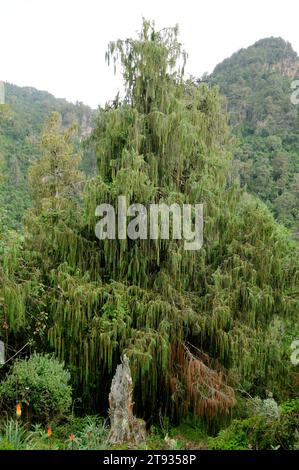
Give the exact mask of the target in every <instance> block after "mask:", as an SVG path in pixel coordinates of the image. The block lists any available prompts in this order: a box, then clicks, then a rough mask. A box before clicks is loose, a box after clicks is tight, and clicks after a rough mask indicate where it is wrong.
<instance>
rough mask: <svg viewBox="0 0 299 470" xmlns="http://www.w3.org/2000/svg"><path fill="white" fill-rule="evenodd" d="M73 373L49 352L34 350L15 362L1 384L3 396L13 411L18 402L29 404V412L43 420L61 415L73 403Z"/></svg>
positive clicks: (0, 394)
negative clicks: (25, 357) (70, 382)
mask: <svg viewBox="0 0 299 470" xmlns="http://www.w3.org/2000/svg"><path fill="white" fill-rule="evenodd" d="M69 381H70V374H69V372H68V371H67V370H65V369H64V365H63V363H60V362H59V361H58V360H57V359H55V358H54V357H53V356H50V355H42V354H33V355H32V356H31V357H29V358H28V359H25V360H18V361H17V362H15V364H14V365H13V367H12V369H11V371H10V373H9V374H8V376H7V377H6V379H5V380H4V381H3V382H2V383H1V384H0V396H1V398H2V400H3V401H4V402H5V403H6V404H10V406H11V409H12V410H13V411H14V406H15V402H16V401H17V402H21V404H22V405H23V406H24V407H25V408H27V410H28V416H29V417H32V419H34V420H40V421H42V422H46V421H49V419H51V418H54V417H55V418H56V419H58V418H59V417H61V416H62V415H64V414H66V413H67V412H68V410H69V408H70V405H71V391H72V390H71V386H70V385H69Z"/></svg>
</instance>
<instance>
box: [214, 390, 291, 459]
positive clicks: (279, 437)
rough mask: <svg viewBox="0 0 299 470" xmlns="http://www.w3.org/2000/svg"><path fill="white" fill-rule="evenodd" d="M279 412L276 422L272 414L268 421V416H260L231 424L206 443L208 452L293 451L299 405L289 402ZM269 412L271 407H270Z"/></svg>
mask: <svg viewBox="0 0 299 470" xmlns="http://www.w3.org/2000/svg"><path fill="white" fill-rule="evenodd" d="M265 401H266V400H264V402H265ZM269 403H270V402H269V401H268V402H267V403H265V405H266V408H267V411H269V408H270V406H268V405H269ZM279 408H280V413H279V415H276V416H277V417H276V418H273V414H270V416H271V417H269V414H268V418H267V417H266V416H265V415H263V414H260V415H253V416H251V417H249V418H247V419H243V420H239V419H235V420H233V421H232V423H231V425H230V426H229V427H228V428H226V429H223V430H222V431H220V432H219V434H218V435H217V436H216V437H214V438H209V439H208V445H209V449H212V450H245V449H258V450H273V449H295V448H296V446H297V445H298V432H297V430H298V429H299V401H298V399H297V400H290V401H288V402H286V403H283V404H282V405H281V406H280V407H279ZM272 409H274V407H273V406H272V403H271V410H272ZM275 411H276V409H275Z"/></svg>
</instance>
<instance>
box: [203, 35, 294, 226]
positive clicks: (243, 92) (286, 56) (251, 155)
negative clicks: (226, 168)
mask: <svg viewBox="0 0 299 470" xmlns="http://www.w3.org/2000/svg"><path fill="white" fill-rule="evenodd" d="M296 77H299V58H298V55H297V54H296V52H295V51H294V50H293V49H292V47H291V45H290V44H289V43H288V42H285V41H284V40H283V39H281V38H268V39H262V40H260V41H258V42H256V43H255V44H254V45H253V46H250V47H248V48H247V49H241V50H240V51H239V52H237V53H235V54H233V55H232V56H231V57H230V58H228V59H226V60H224V61H223V62H222V63H221V64H219V65H217V67H216V68H215V70H214V72H213V74H212V75H211V76H210V77H209V81H210V83H211V84H217V85H219V87H220V90H221V93H222V94H224V95H225V96H226V97H227V105H228V111H229V115H230V124H231V126H232V127H233V132H234V134H235V136H236V146H235V151H234V157H235V169H236V172H238V171H239V172H240V180H241V183H242V185H246V186H247V189H248V191H249V192H251V193H253V194H256V195H257V196H259V197H260V198H261V199H262V200H263V201H264V202H266V204H267V205H268V207H270V209H271V210H272V211H273V213H274V215H275V216H276V217H277V219H278V220H279V221H281V222H283V223H284V224H285V225H286V226H288V227H289V228H291V229H292V230H293V231H294V232H295V234H297V235H298V233H299V210H298V207H299V107H298V106H295V105H294V104H292V102H291V99H290V98H291V93H292V90H291V83H292V81H293V80H294V79H295V78H296Z"/></svg>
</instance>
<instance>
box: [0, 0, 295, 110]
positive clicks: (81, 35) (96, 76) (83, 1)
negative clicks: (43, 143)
mask: <svg viewBox="0 0 299 470" xmlns="http://www.w3.org/2000/svg"><path fill="white" fill-rule="evenodd" d="M142 16H144V17H145V18H147V19H154V20H155V22H156V26H157V27H158V28H159V29H160V28H163V27H165V26H174V25H175V24H176V23H178V24H179V26H180V32H181V34H180V37H181V41H182V42H183V44H184V46H185V49H186V50H187V52H188V53H189V60H188V66H187V72H188V73H190V74H192V75H194V76H197V77H199V76H201V75H202V74H203V73H204V72H211V71H212V70H213V68H214V67H215V66H216V65H217V63H219V62H221V61H222V60H223V59H225V58H226V57H228V56H230V55H231V54H232V53H233V52H236V51H237V50H238V49H240V48H241V47H247V46H249V45H251V44H253V43H254V42H255V41H257V40H259V39H262V38H265V37H268V36H281V37H283V38H284V39H286V40H288V41H290V42H291V44H292V45H293V48H294V49H295V50H296V51H297V52H299V32H298V31H299V2H298V0H102V1H101V0H0V80H4V81H9V82H11V83H14V84H16V85H20V86H33V87H35V88H38V89H41V90H47V91H49V92H50V93H53V94H54V95H55V96H56V97H59V98H66V99H68V100H69V101H76V100H78V101H83V102H84V103H86V104H89V105H91V106H93V107H96V106H97V105H98V104H104V103H105V101H107V100H110V99H112V98H113V97H114V96H115V94H116V92H117V89H118V87H119V81H118V80H117V79H116V78H115V77H114V75H113V70H112V68H111V69H108V66H107V64H106V62H105V51H106V48H107V44H108V42H109V41H110V40H114V39H118V38H126V37H131V36H134V34H135V32H136V31H137V30H138V29H139V28H140V25H141V19H142Z"/></svg>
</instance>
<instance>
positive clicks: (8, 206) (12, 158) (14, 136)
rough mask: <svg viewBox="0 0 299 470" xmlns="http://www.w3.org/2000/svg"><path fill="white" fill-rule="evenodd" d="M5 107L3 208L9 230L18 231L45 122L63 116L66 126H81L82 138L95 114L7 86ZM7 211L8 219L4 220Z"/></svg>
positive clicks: (0, 147) (0, 171) (88, 166)
mask: <svg viewBox="0 0 299 470" xmlns="http://www.w3.org/2000/svg"><path fill="white" fill-rule="evenodd" d="M5 103H6V104H5V105H1V106H0V175H1V179H0V207H1V208H2V223H4V222H3V218H4V219H5V223H6V224H7V225H8V226H9V227H13V228H16V227H17V226H18V225H19V223H20V221H21V219H22V216H23V214H24V211H25V210H26V208H27V207H28V206H29V205H30V195H29V190H28V184H27V170H28V166H29V165H30V163H31V162H32V161H33V160H35V159H36V158H38V157H39V146H38V142H39V136H40V133H41V130H42V126H43V122H44V120H45V118H46V117H47V116H48V115H49V114H50V113H51V112H53V111H58V112H59V113H60V114H61V117H62V122H63V125H64V126H69V125H70V124H71V123H72V122H76V123H77V124H78V131H79V132H78V136H79V139H78V145H80V138H81V137H82V136H84V135H86V134H88V133H89V131H90V129H91V122H92V119H93V114H94V112H93V111H92V110H91V109H90V108H89V107H88V106H85V105H83V104H82V103H76V104H72V103H68V102H67V101H66V100H63V99H57V98H55V97H54V96H53V95H51V94H50V93H47V92H44V91H38V90H36V89H35V88H21V87H18V86H15V85H11V84H8V83H6V84H5ZM89 157H90V155H87V154H85V155H84V158H83V163H82V164H83V167H84V169H85V170H86V171H92V167H93V162H91V160H90V158H89ZM4 208H5V211H6V216H5V217H4V216H3V212H4Z"/></svg>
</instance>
